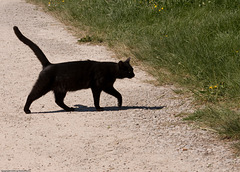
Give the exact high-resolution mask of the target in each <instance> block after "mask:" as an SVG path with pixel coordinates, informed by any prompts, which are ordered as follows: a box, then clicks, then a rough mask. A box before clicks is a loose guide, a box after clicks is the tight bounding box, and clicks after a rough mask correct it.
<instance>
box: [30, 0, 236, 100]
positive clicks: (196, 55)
mask: <svg viewBox="0 0 240 172" xmlns="http://www.w3.org/2000/svg"><path fill="white" fill-rule="evenodd" d="M32 1H35V2H36V3H43V4H45V5H46V6H48V5H49V3H50V6H48V9H49V10H51V11H56V12H58V14H59V15H60V16H61V17H63V18H64V20H66V21H68V22H72V23H74V24H75V25H76V26H78V27H79V26H82V25H84V26H89V28H90V30H89V32H90V34H91V35H92V36H93V37H100V38H101V40H103V41H104V42H107V43H109V45H112V46H114V45H118V44H119V43H122V44H124V45H126V47H127V49H128V50H129V51H130V52H131V53H132V54H133V55H134V56H135V57H136V58H138V59H139V60H141V61H143V62H144V63H145V64H148V65H149V66H152V67H153V68H154V69H155V71H160V72H159V73H158V74H157V75H158V77H159V80H160V81H161V82H162V81H163V80H161V77H162V74H161V71H162V70H160V69H166V70H168V71H170V72H171V73H172V75H174V76H175V75H176V76H177V78H178V82H179V83H182V84H188V85H191V86H194V87H196V88H198V90H201V91H200V92H199V95H200V94H202V93H203V94H208V92H209V91H208V89H209V87H210V86H211V85H215V86H218V87H219V86H220V85H223V84H224V92H221V94H217V97H222V96H223V97H227V98H239V97H240V87H239V86H240V22H239V21H240V2H239V1H238V0H84V1H80V0H65V1H64V2H62V0H51V1H49V0H32ZM116 48H117V46H116ZM174 78H175V77H174ZM207 96H210V97H211V96H212V95H211V94H209V95H207ZM214 96H215V97H216V94H214ZM209 100H210V99H209Z"/></svg>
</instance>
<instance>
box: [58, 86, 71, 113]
mask: <svg viewBox="0 0 240 172" xmlns="http://www.w3.org/2000/svg"><path fill="white" fill-rule="evenodd" d="M54 95H55V102H56V104H57V105H58V106H60V107H61V108H63V109H64V110H65V111H74V108H71V107H68V106H67V105H66V104H65V103H64V102H63V100H64V98H65V96H66V92H58V91H54Z"/></svg>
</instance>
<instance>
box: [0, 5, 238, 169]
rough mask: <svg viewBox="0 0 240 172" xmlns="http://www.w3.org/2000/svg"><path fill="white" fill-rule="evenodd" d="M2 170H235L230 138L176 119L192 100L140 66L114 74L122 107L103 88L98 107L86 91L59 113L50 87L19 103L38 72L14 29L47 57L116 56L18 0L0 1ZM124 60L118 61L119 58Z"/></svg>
mask: <svg viewBox="0 0 240 172" xmlns="http://www.w3.org/2000/svg"><path fill="white" fill-rule="evenodd" d="M0 23H1V25H0V33H1V36H0V42H1V46H0V58H1V63H0V75H1V79H0V96H1V99H0V104H1V108H0V170H30V171H31V172H44V171H47V172H57V171H59V172H79V171H83V172H85V171H93V172H96V171H99V172H106V171H144V172H145V171H154V172H155V171H156V172H160V171H163V172H170V171H174V172H175V171H176V172H179V171H187V172H193V171H199V172H207V171H214V172H216V171H217V172H218V171H219V172H220V171H230V172H234V171H236V172H237V171H240V159H239V158H235V157H234V156H233V154H232V152H231V149H230V146H229V144H228V143H224V142H223V141H220V140H219V139H218V138H217V136H216V135H215V134H213V133H209V132H207V131H203V130H199V129H194V127H192V126H189V125H187V124H185V123H184V122H183V121H182V120H181V119H180V118H178V117H176V115H177V114H179V113H181V112H189V111H191V108H192V107H191V99H189V98H186V97H184V96H181V95H178V94H175V93H174V92H173V91H172V90H173V89H175V88H174V86H170V85H167V86H161V87H155V86H153V85H151V84H148V83H146V82H145V81H146V80H152V79H153V78H151V77H150V76H148V75H147V74H146V73H145V72H144V71H141V70H139V69H137V68H136V69H135V74H136V77H135V78H133V79H131V80H129V79H124V80H117V82H116V84H115V87H116V88H117V89H118V90H119V92H120V93H122V96H123V108H122V109H121V110H120V111H119V110H118V108H116V105H117V101H116V99H115V98H113V97H111V96H109V95H106V94H104V93H103V94H102V96H101V106H102V107H106V108H105V109H106V111H104V112H96V111H95V109H94V106H93V98H92V95H91V91H90V90H89V89H88V90H81V91H78V92H73V93H69V94H68V95H67V97H66V100H65V102H66V104H68V105H70V106H75V107H76V108H78V109H77V111H76V112H72V113H69V112H64V111H62V110H61V109H60V108H59V107H58V106H57V105H56V104H55V103H54V96H53V94H52V93H48V94H47V95H45V96H44V97H42V98H40V99H38V100H37V101H35V102H34V103H33V104H32V106H31V110H32V112H33V113H32V114H30V115H26V114H25V113H24V112H23V106H24V103H25V100H26V97H27V95H28V93H29V92H30V90H31V88H32V85H33V84H34V82H35V80H36V79H37V76H38V73H39V72H40V70H41V64H40V63H39V61H38V60H37V58H36V57H35V56H34V54H33V53H32V51H31V50H30V49H29V48H28V47H27V46H25V45H24V44H23V43H21V42H20V41H19V40H18V39H17V38H16V36H15V35H14V33H13V30H12V27H13V26H14V25H16V26H18V27H19V29H20V30H21V31H22V32H23V33H24V34H25V35H26V36H27V37H29V38H30V39H32V40H33V41H34V42H35V43H37V44H38V45H39V46H40V47H41V48H42V50H43V51H44V52H45V54H46V55H47V57H48V59H49V60H50V61H51V62H53V63H54V62H55V63H58V62H64V61H73V60H86V59H91V60H98V61H117V60H116V59H114V58H113V57H114V54H113V53H112V52H110V51H108V50H107V49H106V47H104V46H93V45H87V44H86V45H78V44H77V38H75V37H74V36H72V35H71V34H70V33H69V32H68V30H67V28H66V26H64V25H63V24H61V23H60V22H59V21H57V20H56V19H54V18H53V17H51V16H49V15H48V14H45V13H44V12H42V11H41V10H38V9H37V8H36V6H34V5H31V4H27V3H26V2H24V1H23V0H0ZM123 60H124V59H123Z"/></svg>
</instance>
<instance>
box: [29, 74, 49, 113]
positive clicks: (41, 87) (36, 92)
mask: <svg viewBox="0 0 240 172" xmlns="http://www.w3.org/2000/svg"><path fill="white" fill-rule="evenodd" d="M50 88H51V87H50V85H49V82H47V80H46V79H44V78H42V77H39V78H38V80H37V82H36V83H35V85H34V86H33V88H32V91H31V92H30V94H29V95H28V98H27V101H26V103H25V106H24V112H25V113H26V114H29V113H31V111H30V110H29V108H30V106H31V104H32V102H33V101H35V100H37V99H38V98H40V97H42V96H43V95H45V94H46V93H47V92H49V91H50Z"/></svg>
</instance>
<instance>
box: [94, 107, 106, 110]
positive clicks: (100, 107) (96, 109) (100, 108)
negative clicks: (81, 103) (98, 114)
mask: <svg viewBox="0 0 240 172" xmlns="http://www.w3.org/2000/svg"><path fill="white" fill-rule="evenodd" d="M96 110H97V111H104V109H103V108H101V107H99V108H96Z"/></svg>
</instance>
